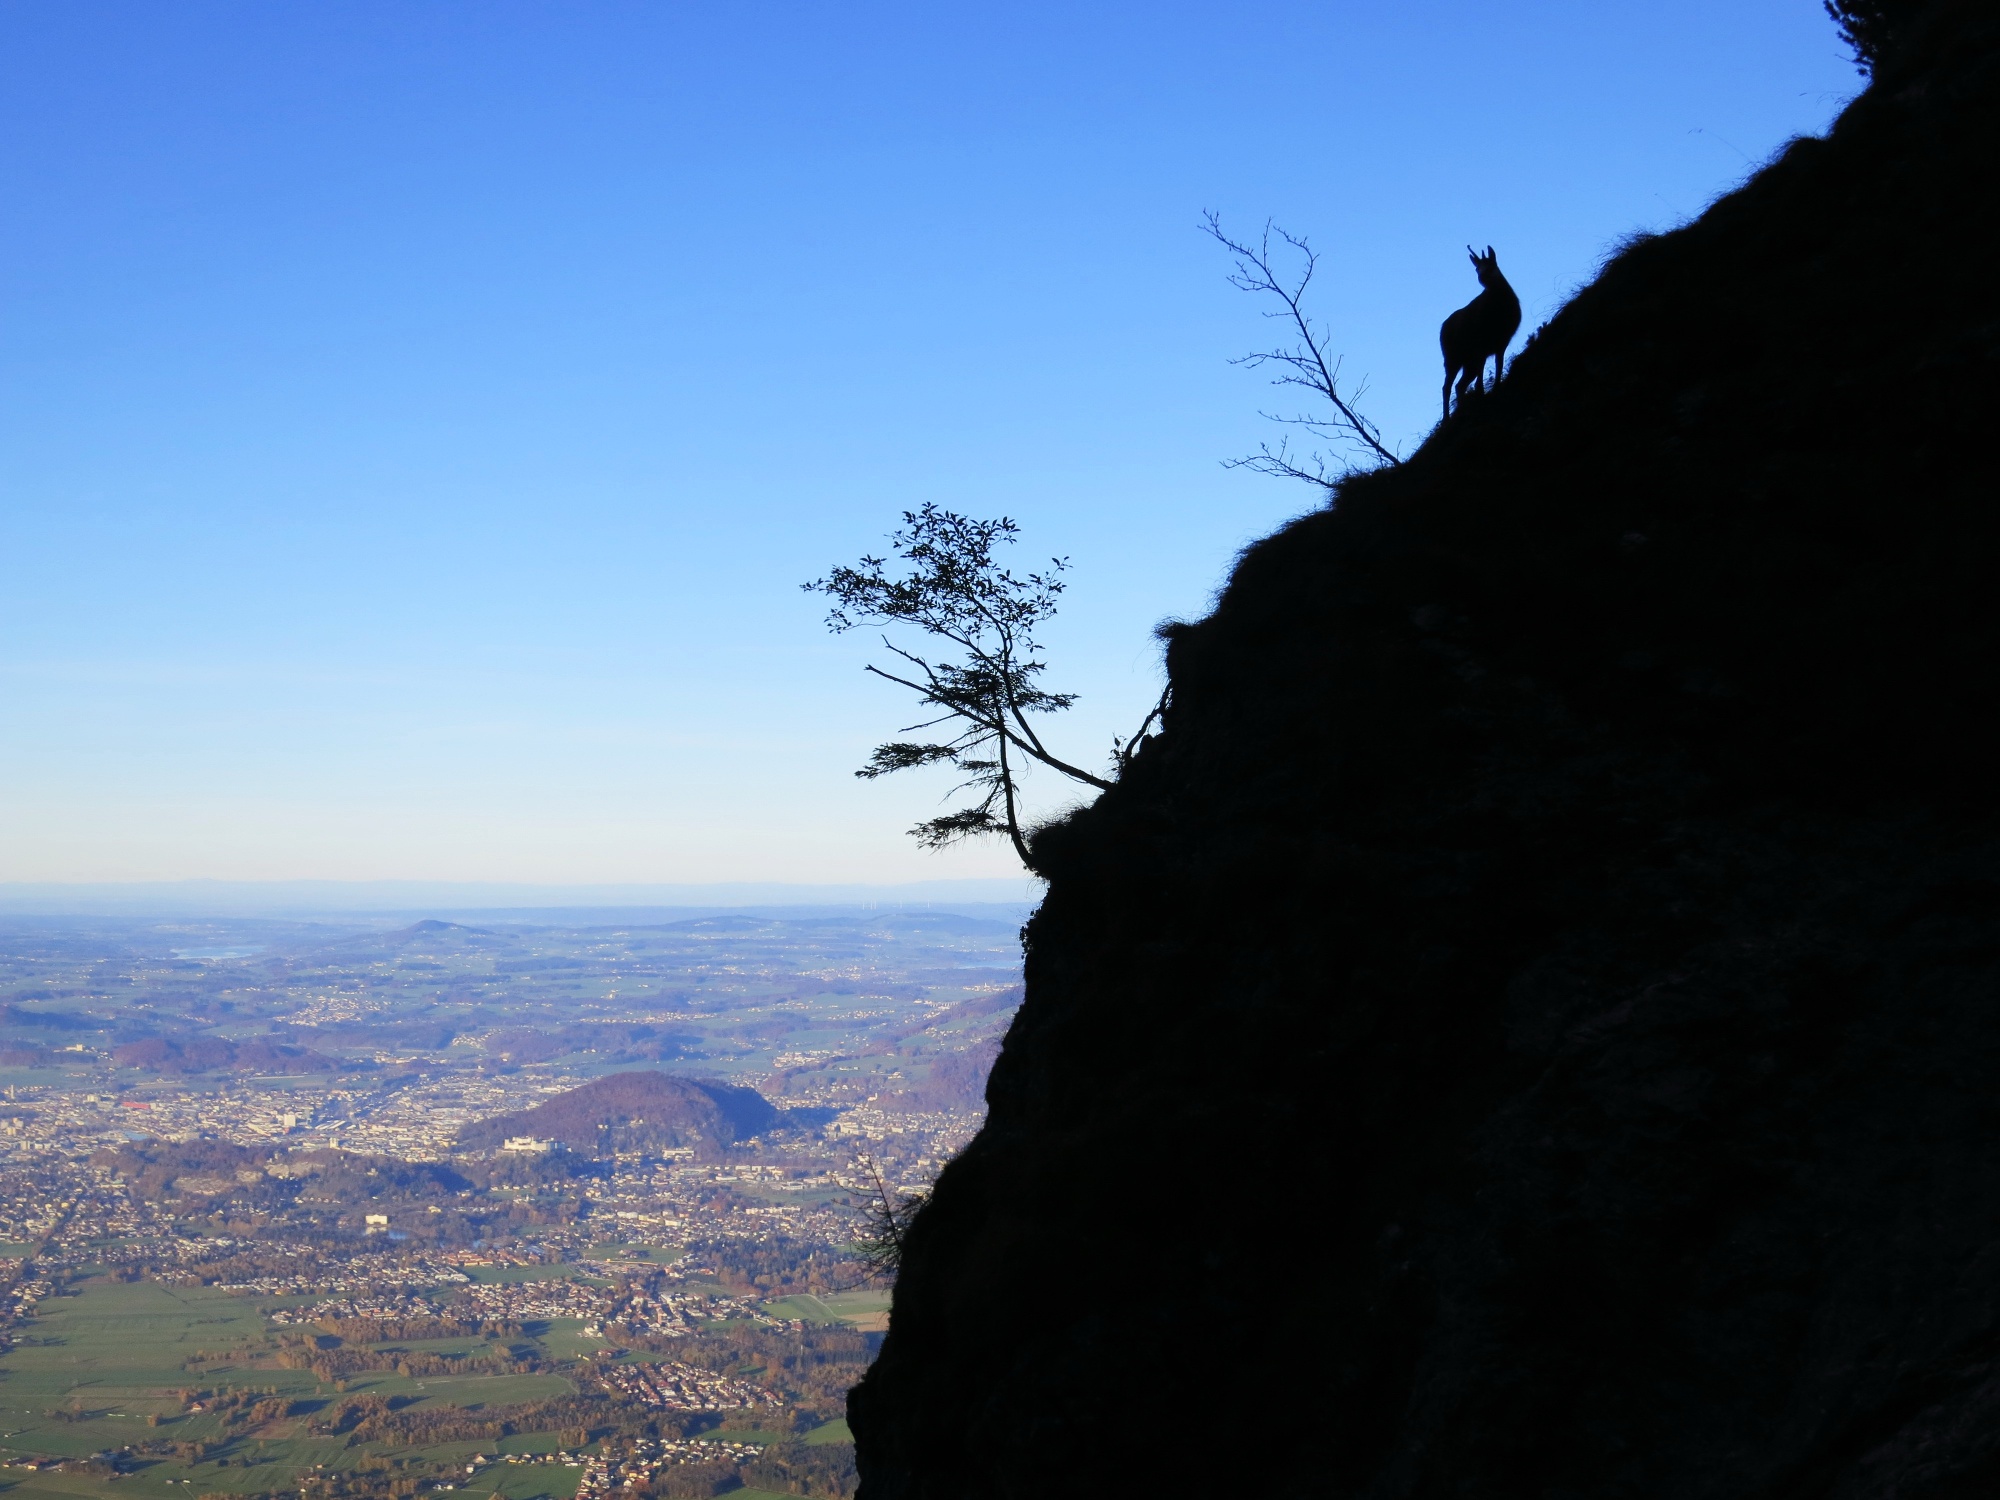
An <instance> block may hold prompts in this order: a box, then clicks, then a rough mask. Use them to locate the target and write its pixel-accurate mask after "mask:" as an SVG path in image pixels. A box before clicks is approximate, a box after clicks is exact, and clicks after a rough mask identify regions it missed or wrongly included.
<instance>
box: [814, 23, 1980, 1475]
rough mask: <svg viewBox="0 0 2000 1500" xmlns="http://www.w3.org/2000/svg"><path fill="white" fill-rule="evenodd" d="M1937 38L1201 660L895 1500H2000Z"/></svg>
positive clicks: (1971, 51) (1115, 832) (1311, 526)
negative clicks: (1266, 1494) (1156, 1499)
mask: <svg viewBox="0 0 2000 1500" xmlns="http://www.w3.org/2000/svg"><path fill="white" fill-rule="evenodd" d="M1926 21H1927V25H1926V26H1917V25H1915V24H1914V23H1912V29H1911V31H1910V32H1909V33H1908V34H1907V36H1904V35H1903V34H1900V33H1899V37H1900V38H1901V40H1899V47H1900V50H1899V52H1898V53H1897V54H1896V55H1895V56H1894V57H1892V58H1891V59H1889V60H1887V61H1886V62H1885V63H1884V64H1883V65H1882V66H1880V67H1879V68H1878V69H1877V74H1876V81H1875V83H1874V85H1873V86H1872V87H1871V89H1870V90H1869V92H1868V93H1867V94H1866V95H1864V96H1863V97H1862V98H1861V99H1860V100H1859V101H1857V102H1856V103H1855V104H1854V105H1853V106H1852V107H1851V108H1850V109H1849V110H1848V111H1847V112H1846V113H1845V115H1844V116H1843V118H1842V119H1841V120H1840V121H1839V123H1838V125H1837V126H1836V127H1835V128H1834V129H1833V130H1832V131H1831V132H1830V133H1829V135H1828V137H1827V138H1825V139H1812V140H1803V141H1799V142H1796V143H1794V144H1793V145H1792V146H1791V147H1790V148H1788V149H1787V150H1786V151H1785V152H1784V153H1783V154H1782V155H1781V156H1780V157H1779V158H1778V159H1777V160H1776V161H1774V162H1773V163H1772V164H1771V165H1770V166H1769V167H1768V168H1766V169H1765V170H1763V171H1762V172H1760V173H1759V174H1758V175H1757V176H1756V177H1755V178H1754V179H1753V180H1752V181H1751V182H1750V183H1748V184H1747V185H1746V186H1745V187H1744V188H1743V189H1742V190H1740V191H1738V192H1736V193H1734V194H1732V195H1731V196H1729V197H1727V198H1725V199H1724V200H1722V201H1720V202H1719V203H1717V204H1716V205H1715V206H1714V207H1713V208H1711V209H1710V210H1709V211H1708V212H1707V213H1706V214H1704V215H1703V216H1702V217H1701V218H1700V219H1699V220H1698V221H1697V222H1695V223H1693V224H1691V225H1689V226H1687V227H1686V228H1683V229H1681V230H1678V231H1676V232H1674V233H1672V234H1668V235H1664V236H1660V237H1657V238H1649V239H1645V240H1642V241H1640V242H1637V243H1635V244H1633V245H1631V246H1630V247H1628V248H1627V249H1626V250H1625V251H1624V252H1623V253H1621V254H1620V255H1619V256H1618V257H1617V258H1616V259H1615V260H1614V261H1613V263H1611V264H1610V265H1609V266H1608V267H1607V268H1606V269H1605V271H1604V273H1603V274H1602V275H1601V276H1600V277H1599V279H1598V280H1597V281H1596V282H1595V284H1593V285H1592V286H1591V287H1589V288H1588V289H1586V290H1585V291H1584V292H1582V293H1581V294H1580V295H1579V296H1578V297H1577V298H1576V299H1575V300H1574V301H1573V302H1572V303H1571V305H1570V306H1568V307H1567V308H1566V309H1565V310H1564V311H1563V312H1562V313H1561V315H1560V316H1558V317H1557V318H1556V319H1555V320H1554V321H1553V322H1552V323H1551V324H1550V325H1549V326H1548V327H1547V328H1546V329H1545V330H1543V331H1542V333H1541V334H1540V336H1539V337H1538V338H1537V339H1536V340H1535V341H1534V342H1533V344H1532V345H1531V346H1530V347H1528V348H1527V349H1526V350H1525V351H1524V352H1523V354H1522V355H1521V357H1520V358H1519V360H1518V362H1517V364H1516V365H1515V367H1514V369H1513V372H1512V374H1511V375H1510V376H1509V378H1508V380H1507V381H1506V382H1505V383H1504V384H1503V385H1502V386H1501V387H1500V388H1499V390H1498V391H1497V392H1496V393H1494V394H1493V395H1491V396H1490V397H1488V398H1486V399H1485V400H1483V401H1478V402H1476V403H1475V404H1474V405H1473V406H1472V407H1471V408H1470V409H1468V410H1467V411H1465V412H1464V413H1462V414H1461V415H1459V416H1457V417H1454V418H1453V419H1452V420H1451V421H1450V422H1449V423H1447V424H1445V425H1444V426H1443V427H1442V428H1441V429H1440V431H1439V432H1438V433H1437V434H1436V435H1435V436H1434V437H1433V438H1432V439H1431V440H1430V441H1429V442H1428V443H1427V444H1426V445H1425V447H1424V448H1423V449H1422V451H1421V452H1419V453H1418V454H1417V455H1416V456H1415V457H1414V458H1413V459H1412V460H1411V461H1410V462H1409V463H1407V464H1406V465H1404V466H1403V467H1402V468H1400V469H1397V470H1394V471H1390V472H1384V473H1377V474H1373V475H1369V476H1366V477H1364V478H1360V479H1356V480H1354V481H1351V482H1349V483H1348V484H1346V485H1345V486H1344V487H1343V489H1342V491H1341V493H1340V495H1339V499H1338V503H1337V506H1336V507H1335V508H1333V509H1331V510H1329V511H1326V512H1321V513H1318V514H1314V515H1312V516H1309V517H1306V518H1304V519H1302V520H1300V521H1298V522H1296V523H1294V524H1293V525H1291V526H1289V527H1287V528H1286V529H1285V530H1284V531H1283V532H1281V533H1279V534H1278V535H1276V536H1274V537H1272V538H1270V539H1269V540H1267V541H1265V542H1263V543H1261V544H1259V545H1258V546H1256V547H1254V548H1252V549H1251V550H1250V551H1249V552H1248V553H1246V555H1245V556H1244V557H1243V559H1242V561H1241V563H1240V565H1239V566H1238V568H1237V569H1236V572H1235V575H1234V577H1233V579H1232V581H1231V583H1230V586H1229V588H1228V590H1227V591H1226V593H1225V595H1224V596H1223V598H1222V599H1221V601H1220V603H1219V604H1218V606H1217V608H1216V610H1215V612H1214V614H1213V615H1211V616H1210V617H1209V618H1207V619H1206V620H1203V621H1202V622H1200V623H1199V624H1196V625H1192V626H1186V627H1179V628H1176V629H1175V630H1173V631H1172V632H1171V633H1170V644H1169V652H1168V665H1169V669H1170V672H1171V674H1172V679H1173V684H1174V698H1173V706H1172V711H1171V713H1170V714H1169V716H1168V719H1167V722H1166V726H1165V728H1164V730H1163V732H1162V734H1161V735H1160V737H1159V738H1158V739H1157V740H1156V741H1154V742H1153V743H1152V744H1151V745H1150V746H1149V747H1147V749H1146V750H1145V751H1144V752H1143V754H1141V755H1140V757H1139V758H1138V760H1137V761H1136V762H1135V764H1134V766H1133V768H1132V769H1131V771H1130V772H1128V774H1127V775H1126V776H1125V777H1124V779H1123V780H1122V782H1121V783H1120V784H1119V785H1118V786H1117V787H1116V788H1115V789H1114V790H1112V791H1111V792H1109V793H1107V794H1106V795H1105V796H1103V797H1102V798H1101V799H1100V800H1099V801H1098V802H1097V803H1096V804H1095V805H1094V806H1092V807H1090V808H1088V809H1085V810H1083V811H1081V812H1079V813H1077V814H1075V815H1074V816H1072V817H1070V818H1068V819H1067V820H1065V821H1064V822H1062V823H1061V824H1058V825H1056V826H1054V827H1052V828H1050V829H1048V830H1046V831H1045V832H1043V833H1042V834H1041V835H1040V836H1039V837H1038V838H1037V840H1036V842H1035V845H1034V853H1035V857H1036V860H1037V863H1038V864H1039V865H1040V866H1041V868H1042V871H1043V872H1044V873H1045V874H1046V875H1047V877H1048V879H1049V882H1050V885H1049V893H1048V897H1047V900H1046V901H1045V903H1044V905H1043V907H1042V909H1041V911H1040V912H1039V913H1038V914H1037V916H1036V917H1035V918H1034V920H1033V922H1032V923H1031V925H1030V928H1029V930H1028V956H1027V999H1026V1003H1025V1004H1024V1006H1023V1007H1022V1009H1021V1011H1020V1013H1019V1015H1018V1016H1017V1018H1016V1019H1015V1021H1014V1024H1013V1027H1012V1029H1011V1030H1010V1032H1009V1034H1008V1037H1007V1041H1006V1045H1005V1048H1004V1050H1003V1052H1002V1055H1001V1057H1000V1060H999V1062H998V1064H997V1066H996V1068H995V1070H994V1073H993V1076H992V1080H991V1082H990V1084H989V1086H988V1098H989V1101H990V1107H991V1113H990V1116H989V1119H988V1122H987V1124H986V1126H985V1128H984V1130H983V1131H982V1132H981V1134H980V1135H979V1137H978V1138H977V1140H976V1141H975V1142H974V1143H973V1144H972V1145H971V1146H970V1147H969V1148H968V1149H967V1151H966V1152H965V1153H964V1154H963V1155H962V1156H961V1157H960V1158H959V1159H958V1160H957V1161H955V1162H954V1163H953V1164H952V1165H951V1166H950V1167H949V1168H948V1169H947V1170H946V1171H945V1173H944V1174H943V1177H942V1178H941V1180H940V1181H939V1183H938V1185H937V1189H936V1191H935V1193H934V1195H933V1197H932V1199H931V1202H930V1206H929V1207H928V1208H927V1209H926V1210H925V1211H924V1212H923V1213H922V1214H921V1215H920V1216H919V1217H918V1219H917V1221H916V1223H915V1225H914V1227H913V1229H912V1231H911V1234H910V1237H909V1240H908V1244H907V1251H906V1255H905V1259H904V1263H903V1269H902V1273H901V1278H900V1281H899V1284H898V1287H897V1291H896V1300H895V1308H894V1314H893V1318H892V1324H891V1332H890V1334H889V1337H888V1340H887V1342H886V1344H885V1346H884V1349H883V1351H882V1354H881V1357H880V1359H879V1360H878V1361H877V1363H876V1365H875V1367H874V1368H873V1370H872V1371H871V1372H870V1374H869V1375H868V1377H867V1379H866V1380H865V1381H864V1382H863V1384H862V1385H861V1386H860V1387H859V1389H858V1390H857V1391H856V1393H855V1395H854V1398H853V1401H852V1421H853V1426H854V1429H855V1433H856V1437H857V1442H858V1453H859V1461H860V1465H861V1470H862V1476H863V1487H864V1488H863V1493H864V1495H865V1497H866V1500H943V1497H947V1496H949V1497H953V1500H960V1497H1000V1496H1007V1497H1016V1496H1018V1497H1028V1496H1035V1497H1047V1496H1061V1495H1082V1494H1091V1495H1104V1494H1114V1493H1115V1494H1159V1495H1167V1494H1200V1495H1211V1494H1213V1495H1220V1494H1233V1493H1237V1492H1239V1491H1242V1490H1244V1489H1245V1488H1246V1487H1247V1488H1251V1489H1254V1490H1256V1491H1257V1492H1259V1493H1262V1492H1263V1491H1264V1490H1266V1489H1269V1490H1270V1492H1271V1493H1274V1494H1293V1493H1298V1494H1316V1495H1317V1494H1325V1495H1347V1496H1369V1497H1390V1496H1396V1497H1403V1496H1408V1497H1416V1496H1446V1495H1449V1496H1456V1497H1484V1496H1491V1497H1496V1500H1497V1497H1518V1496H1524V1495H1534V1496H1541V1497H1584V1496H1592V1497H1598V1496H1609V1495H1619V1496H1636V1497H1650V1496H1659V1497H1667V1496H1695V1495H1710V1494H1715V1495H1731V1496H1760V1497H1763V1496H1768V1497H1773V1500H1778V1497H1785V1500H1807V1497H1822V1496H1824V1497H1828V1500H1834V1497H1840V1500H1863V1497H1890V1496H1896V1497H1911V1500H1915V1497H1923V1500H1944V1497H1971V1496H1976V1495H1988V1494H1993V1493H2000V1423H1996V1422H1995V1421H1994V1420H1993V1416H1994V1414H1996V1413H2000V1253H1996V1247H2000V1193H1996V1192H1995V1191H1994V1184H1995V1183H1996V1182H2000V818H1996V812H1997V811H2000V809H1996V790H2000V789H1996V785H1995V779H1994V775H1993V770H1992V762H1993V758H1994V755H1993V749H1992V743H1991V731H1990V727H1989V726H1991V725H1992V724H1994V723H1996V722H2000V701H1996V700H2000V672H1996V664H2000V612H1996V610H1995V609H1994V607H1993V603H1992V595H1993V589H1994V583H1993V580H1994V579H1995V577H1996V576H2000V461H1996V457H1995V454H1994V450H1993V440H1992V432H1993V428H1994V424H1995V417H1994V410H1995V397H1996V394H2000V276H1996V274H1995V268H1994V265H1993V252H1992V250H1991V248H1990V241H1991V236H1990V235H1989V233H1988V232H1987V230H1988V226H1989V225H1990V224H1991V222H1992V220H1993V218H1994V213H1993V210H1992V208H1991V204H1992V203H1993V201H1994V200H1993V186H1994V176H1995V167H1994V163H1995V162H1996V161H2000V63H1996V59H2000V17H1996V15H1995V11H1994V8H1993V7H1992V6H1991V5H1990V4H1972V3H1954V0H1943V3H1941V4H1939V5H1937V6H1934V7H1932V9H1931V10H1930V11H1929V12H1928V13H1927V17H1926ZM1246 1455H1247V1456H1246Z"/></svg>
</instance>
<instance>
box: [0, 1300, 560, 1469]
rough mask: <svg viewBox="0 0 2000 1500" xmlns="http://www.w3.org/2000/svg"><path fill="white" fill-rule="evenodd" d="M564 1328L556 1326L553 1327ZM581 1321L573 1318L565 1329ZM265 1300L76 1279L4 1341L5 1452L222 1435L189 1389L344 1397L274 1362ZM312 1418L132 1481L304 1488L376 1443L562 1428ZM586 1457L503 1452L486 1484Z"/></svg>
mask: <svg viewBox="0 0 2000 1500" xmlns="http://www.w3.org/2000/svg"><path fill="white" fill-rule="evenodd" d="M552 1331H553V1330H552ZM561 1332H564V1333H567V1332H568V1330H561ZM478 1343H479V1341H477V1340H466V1339H459V1340H450V1339H446V1340H433V1341H429V1342H424V1343H410V1344H408V1345H398V1346H397V1347H399V1348H402V1347H407V1348H410V1349H412V1350H413V1351H414V1350H428V1351H432V1352H436V1353H440V1354H451V1353H465V1352H470V1351H471V1350H472V1349H474V1348H476V1347H477V1346H478ZM267 1349H268V1344H267V1340H266V1336H265V1323H264V1318H263V1316H262V1313H261V1311H260V1304H259V1303H258V1301H257V1300H255V1299H252V1298H245V1297H237V1296H232V1295H229V1294H227V1293H222V1292H217V1291H214V1290H211V1289H207V1288H202V1287H169V1286H163V1285H161V1284H159V1283H157V1282H136V1283H131V1284H126V1283H120V1282H116V1281H111V1280H108V1279H103V1280H92V1281H88V1282H86V1283H84V1284H83V1285H82V1286H80V1287H79V1288H78V1289H77V1290H76V1291H75V1292H74V1294H72V1295H68V1296H58V1297H51V1298H49V1299H47V1300H45V1301H44V1302H43V1304H42V1306H41V1307H40V1308H39V1309H38V1311H37V1315H36V1316H35V1318H34V1319H32V1320H31V1321H30V1322H28V1323H27V1324H26V1325H25V1326H24V1327H23V1328H22V1329H21V1330H20V1332H19V1334H18V1336H17V1339H16V1343H15V1345H14V1347H13V1348H12V1349H10V1350H8V1351H7V1353H6V1354H5V1355H4V1356H0V1461H6V1462H13V1461H15V1460H17V1459H19V1458H20V1457H22V1456H24V1455H41V1456H62V1457H85V1456H88V1455H90V1454H92V1453H96V1452H100V1451H102V1450H105V1449H115V1448H121V1447H124V1446H125V1445H128V1444H130V1445H135V1446H136V1445H139V1444H143V1443H147V1442H158V1441H162V1440H165V1441H168V1442H206V1443H215V1442H217V1441H218V1439H220V1438H221V1437H222V1431H221V1423H220V1420H219V1419H218V1418H217V1417H215V1416H214V1415H212V1414H210V1413H192V1414H190V1413H184V1411H183V1402H182V1400H181V1398H180V1397H179V1396H178V1395H177V1394H176V1392H178V1391H181V1390H185V1389H190V1388H206V1389H212V1390H217V1391H231V1390H251V1391H257V1392H270V1393H274V1394H277V1395H280V1396H284V1397H286V1398H288V1399H290V1400H292V1401H294V1402H302V1403H317V1402H324V1401H326V1400H328V1399H330V1398H333V1397H336V1396H337V1395H338V1394H339V1392H338V1391H336V1390H335V1388H334V1387H332V1386H329V1385H325V1384H323V1383H321V1382H320V1381H318V1380H316V1379H315V1378H314V1377H313V1375H312V1374H311V1372H310V1371H304V1370H286V1369H279V1368H275V1367H272V1366H271V1365H270V1364H269V1362H268V1361H266V1360H264V1359H262V1358H260V1356H261V1355H262V1354H263V1353H264V1352H265V1351H266V1350H267ZM346 1384H347V1388H348V1390H349V1391H350V1392H351V1393H355V1394H375V1395H381V1396H398V1395H400V1396H409V1397H414V1398H415V1401H414V1403H413V1404H414V1405H418V1406H421V1405H424V1404H429V1403H434V1404H438V1405H457V1406H471V1405H479V1404H491V1403H512V1402H519V1401H529V1400H534V1399H537V1398H541V1397H546V1396H553V1395H560V1394H564V1393H566V1392H568V1391H570V1390H572V1389H573V1387H572V1385H571V1384H570V1382H569V1381H567V1380H565V1379H564V1378H562V1377H561V1376H558V1375H546V1374H535V1375H496V1376H466V1377H455V1376H450V1377H438V1376H433V1377H430V1378H428V1379H414V1378H408V1377H404V1376H399V1375H396V1374H393V1373H381V1374H363V1375H359V1376H355V1377H353V1378H351V1379H350V1380H348V1381H347V1382H346ZM304 1428H305V1423H304V1421H303V1420H301V1419H299V1418H287V1419H283V1420H280V1421H277V1422H272V1423H267V1424H266V1425H265V1426H264V1427H262V1428H260V1429H258V1430H257V1432H256V1433H255V1434H246V1435H239V1436H238V1437H236V1438H234V1439H232V1440H230V1441H228V1442H227V1443H226V1444H223V1445H222V1446H221V1447H219V1448H217V1449H215V1450H214V1452H213V1453H212V1454H211V1456H209V1457H208V1458H205V1459H204V1460H202V1461H200V1462H198V1463H189V1462H185V1461H183V1460H180V1459H175V1458H163V1459H159V1460H157V1461H154V1462H151V1463H149V1464H148V1465H147V1466H146V1467H145V1468H143V1469H142V1470H141V1471H140V1472H139V1473H136V1474H131V1475H128V1476H126V1477H125V1478H123V1479H121V1480H119V1481H118V1483H119V1486H120V1492H121V1493H129V1494H133V1495H137V1496H153V1495H157V1496H160V1497H166V1496H191V1495H197V1494H205V1493H226V1492H241V1491H255V1490H272V1489H291V1488H296V1485H297V1479H296V1476H297V1475H298V1474H300V1473H301V1472H303V1471H308V1470H311V1469H312V1468H313V1467H314V1466H315V1465H320V1464H324V1465H326V1466H327V1467H328V1468H329V1469H334V1468H349V1467H353V1466H354V1465H356V1464H357V1462H359V1461H360V1460H361V1459H363V1458H366V1457H371V1456H378V1455H380V1456H387V1455H388V1454H390V1453H391V1452H393V1454H394V1456H397V1457H422V1458H425V1459H431V1460H446V1459H455V1460H458V1461H461V1462H462V1461H463V1460H464V1459H465V1458H466V1457H468V1456H469V1455H471V1454H472V1453H475V1452H479V1451H485V1452H487V1453H489V1454H491V1453H494V1452H496V1451H497V1452H503V1453H509V1452H511V1453H547V1452H552V1451H554V1450H556V1449H557V1448H558V1447H559V1440H558V1438H557V1437H556V1435H555V1434H521V1435H516V1436H514V1437H510V1438H507V1439H504V1440H501V1441H500V1442H498V1443H497V1444H495V1443H493V1442H487V1443H476V1442H466V1443H453V1444H445V1445H440V1446H438V1447H435V1448H421V1449H400V1450H387V1449H379V1448H376V1447H374V1446H372V1445H370V1446H363V1447H360V1448H350V1447H349V1446H347V1443H346V1440H345V1439H342V1438H325V1437H313V1436H310V1435H309V1434H307V1433H306V1432H305V1430H304ZM580 1473H581V1470H580V1469H576V1468H564V1467H562V1466H560V1465H549V1464H534V1465H504V1464H503V1465H496V1466H494V1467H493V1468H492V1469H491V1470H489V1471H484V1472H483V1473H482V1475H481V1477H480V1479H479V1481H478V1484H477V1488H476V1490H475V1491H474V1492H475V1493H478V1494H486V1493H494V1494H500V1495H503V1496H507V1497H509V1500H530V1497H533V1496H537V1495H567V1494H571V1493H573V1492H574V1490H575V1488H576V1481H577V1478H578V1476H579V1475H580ZM103 1483H104V1481H103V1480H102V1479H99V1478H93V1477H92V1476H90V1475H88V1474H83V1473H62V1474H55V1473H46V1472H41V1473H38V1472H30V1471H24V1470H20V1469H14V1468H0V1493H5V1494H7V1495H9V1496H15V1497H18V1500H33V1497H34V1496H36V1495H41V1494H49V1495H56V1494H62V1495H76V1494H97V1493H102V1486H103Z"/></svg>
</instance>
